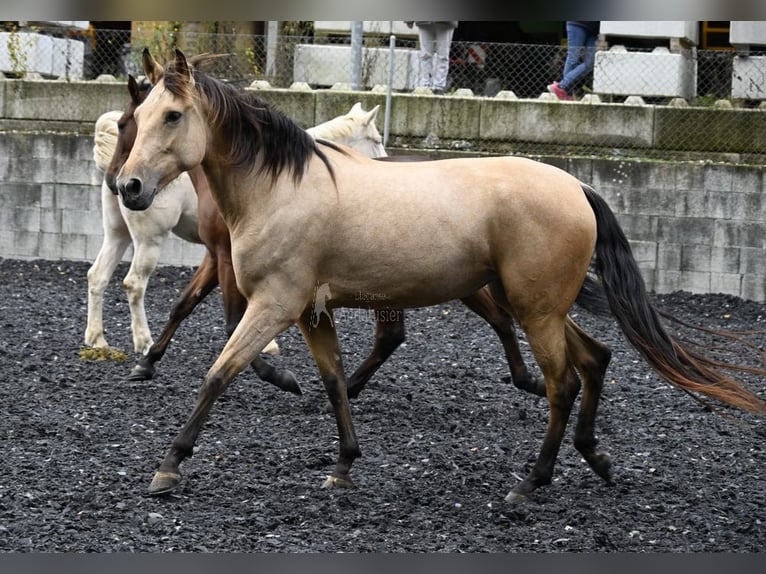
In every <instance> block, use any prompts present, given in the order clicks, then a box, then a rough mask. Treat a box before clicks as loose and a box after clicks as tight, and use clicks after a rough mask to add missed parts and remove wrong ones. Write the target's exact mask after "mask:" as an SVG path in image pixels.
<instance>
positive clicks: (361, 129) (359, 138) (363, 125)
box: [347, 102, 388, 158]
mask: <svg viewBox="0 0 766 574" xmlns="http://www.w3.org/2000/svg"><path fill="white" fill-rule="evenodd" d="M379 110H380V105H377V106H375V107H374V108H372V109H371V110H370V111H369V112H366V111H364V109H363V108H362V104H360V103H359V102H357V103H356V104H354V106H353V107H352V108H351V111H350V112H349V113H348V114H347V115H348V117H350V118H351V120H352V121H353V123H354V126H355V128H354V130H353V131H352V132H351V137H352V138H353V141H351V143H349V146H350V147H352V148H354V149H355V150H357V151H358V152H360V153H362V154H364V155H366V156H367V157H371V158H376V157H384V156H386V155H388V154H386V149H385V148H384V147H383V137H382V136H381V135H380V132H379V131H378V128H377V126H376V125H375V118H376V117H377V116H378V111H379Z"/></svg>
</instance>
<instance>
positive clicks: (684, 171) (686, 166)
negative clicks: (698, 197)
mask: <svg viewBox="0 0 766 574" xmlns="http://www.w3.org/2000/svg"><path fill="white" fill-rule="evenodd" d="M705 167H706V166H703V165H699V164H694V163H679V164H676V170H675V172H676V181H675V185H674V189H676V190H702V189H703V188H704V178H705Z"/></svg>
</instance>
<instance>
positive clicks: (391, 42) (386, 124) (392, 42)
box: [383, 34, 396, 147]
mask: <svg viewBox="0 0 766 574" xmlns="http://www.w3.org/2000/svg"><path fill="white" fill-rule="evenodd" d="M395 48H396V36H394V35H393V34H391V37H390V38H389V39H388V79H387V83H388V85H387V86H386V112H385V114H384V119H383V147H386V146H387V145H388V134H389V130H390V128H391V90H392V89H393V88H392V85H393V83H394V57H395V51H394V50H395Z"/></svg>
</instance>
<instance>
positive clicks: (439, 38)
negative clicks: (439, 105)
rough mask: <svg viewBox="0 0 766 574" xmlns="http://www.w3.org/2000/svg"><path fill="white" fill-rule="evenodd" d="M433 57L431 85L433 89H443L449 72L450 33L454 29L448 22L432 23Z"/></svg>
mask: <svg viewBox="0 0 766 574" xmlns="http://www.w3.org/2000/svg"><path fill="white" fill-rule="evenodd" d="M434 28H435V30H434V32H435V44H436V47H435V58H436V64H435V69H434V78H433V87H434V89H435V90H442V91H443V90H445V89H446V87H447V74H448V72H449V52H450V46H451V45H452V33H453V32H454V31H455V30H454V28H452V27H451V26H450V25H449V24H441V23H439V24H434Z"/></svg>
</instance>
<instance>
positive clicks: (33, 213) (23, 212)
mask: <svg viewBox="0 0 766 574" xmlns="http://www.w3.org/2000/svg"><path fill="white" fill-rule="evenodd" d="M11 225H12V226H13V229H18V230H22V231H30V232H32V233H39V232H40V208H39V207H17V208H16V209H14V211H13V222H12V224H11Z"/></svg>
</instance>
